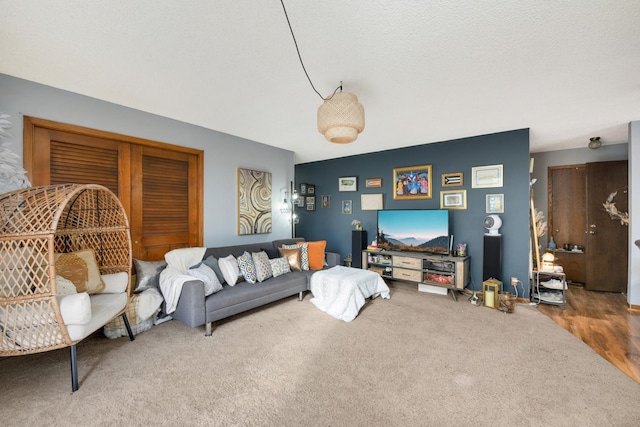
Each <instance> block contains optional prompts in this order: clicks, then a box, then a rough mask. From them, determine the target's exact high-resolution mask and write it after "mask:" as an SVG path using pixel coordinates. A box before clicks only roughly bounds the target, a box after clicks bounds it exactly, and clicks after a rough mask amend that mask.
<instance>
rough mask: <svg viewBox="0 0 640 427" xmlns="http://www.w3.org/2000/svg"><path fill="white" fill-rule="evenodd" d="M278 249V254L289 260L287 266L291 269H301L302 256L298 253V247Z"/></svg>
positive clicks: (299, 250)
mask: <svg viewBox="0 0 640 427" xmlns="http://www.w3.org/2000/svg"><path fill="white" fill-rule="evenodd" d="M278 250H279V251H280V255H282V256H283V257H286V258H287V261H288V262H289V268H291V271H293V270H298V271H300V270H302V258H301V254H300V252H301V249H300V248H294V249H286V248H280V249H278Z"/></svg>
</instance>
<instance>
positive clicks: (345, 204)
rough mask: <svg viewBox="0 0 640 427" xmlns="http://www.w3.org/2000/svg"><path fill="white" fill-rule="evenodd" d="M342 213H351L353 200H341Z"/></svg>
mask: <svg viewBox="0 0 640 427" xmlns="http://www.w3.org/2000/svg"><path fill="white" fill-rule="evenodd" d="M342 213H343V214H345V215H351V214H352V213H353V202H352V201H351V200H343V201H342Z"/></svg>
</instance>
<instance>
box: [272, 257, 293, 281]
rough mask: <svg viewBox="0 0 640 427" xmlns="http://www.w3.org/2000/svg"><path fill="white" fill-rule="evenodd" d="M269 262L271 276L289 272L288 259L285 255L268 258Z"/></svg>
mask: <svg viewBox="0 0 640 427" xmlns="http://www.w3.org/2000/svg"><path fill="white" fill-rule="evenodd" d="M269 264H271V271H272V272H273V277H278V276H282V275H283V274H286V273H291V269H290V268H289V261H288V260H287V257H285V256H283V257H280V258H274V259H270V260H269Z"/></svg>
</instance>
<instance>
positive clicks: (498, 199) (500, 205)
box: [486, 194, 504, 214]
mask: <svg viewBox="0 0 640 427" xmlns="http://www.w3.org/2000/svg"><path fill="white" fill-rule="evenodd" d="M486 212H487V213H490V214H496V213H504V194H487V209H486Z"/></svg>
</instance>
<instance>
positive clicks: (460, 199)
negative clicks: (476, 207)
mask: <svg viewBox="0 0 640 427" xmlns="http://www.w3.org/2000/svg"><path fill="white" fill-rule="evenodd" d="M440 209H467V190H447V191H441V192H440Z"/></svg>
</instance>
